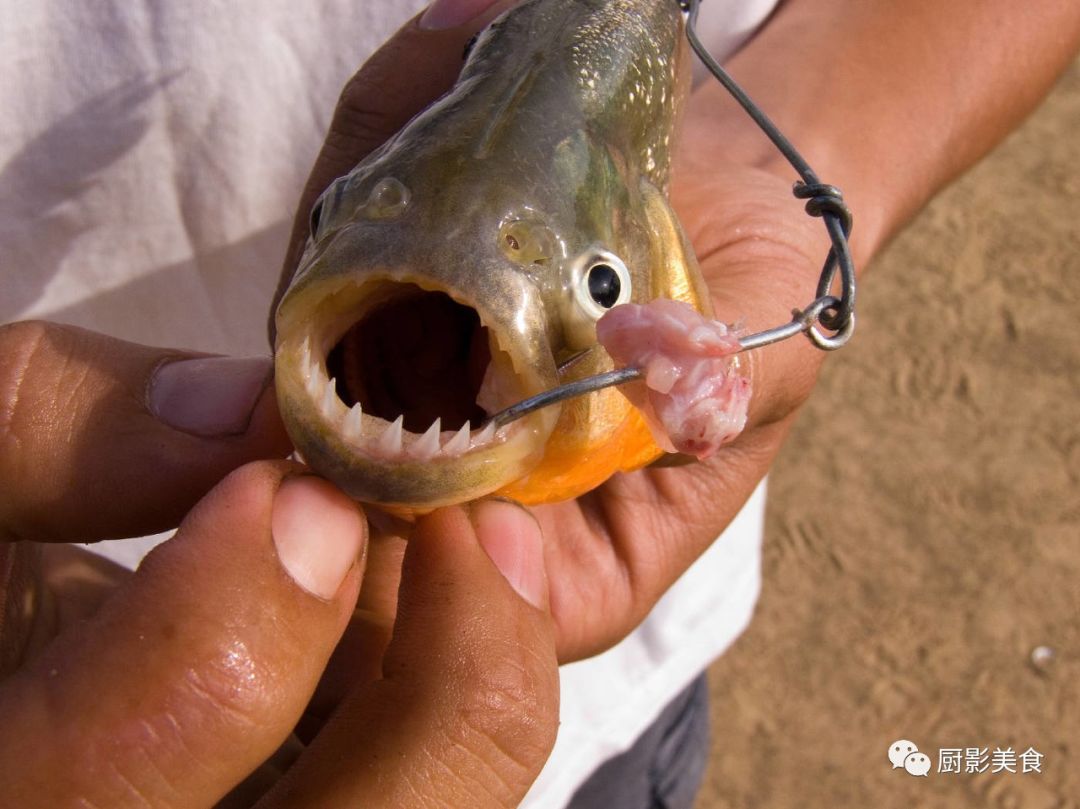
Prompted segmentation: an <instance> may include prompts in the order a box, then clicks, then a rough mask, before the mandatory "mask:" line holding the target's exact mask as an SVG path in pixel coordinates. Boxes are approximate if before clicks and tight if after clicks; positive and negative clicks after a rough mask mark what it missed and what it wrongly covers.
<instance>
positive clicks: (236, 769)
mask: <svg viewBox="0 0 1080 809" xmlns="http://www.w3.org/2000/svg"><path fill="white" fill-rule="evenodd" d="M287 448H288V445H287V440H286V438H285V436H284V434H283V431H282V429H281V426H280V424H279V422H278V418H277V413H276V408H275V404H274V394H273V390H272V387H271V386H270V366H269V363H268V361H266V360H252V361H243V360H228V359H210V358H205V357H202V358H200V357H196V356H194V355H185V354H182V353H181V352H176V351H163V350H158V349H152V348H147V347H143V346H136V345H133V344H130V343H124V342H121V341H118V340H113V339H110V338H106V337H103V336H101V335H96V334H93V333H90V332H86V331H83V330H79V329H73V328H67V327H61V326H54V325H50V324H43V323H21V324H13V325H9V326H5V327H2V328H0V678H2V680H0V716H3V722H2V723H0V772H3V773H4V777H3V778H0V805H2V806H18V807H27V809H32V807H37V806H42V807H45V806H48V807H55V806H70V805H75V804H78V805H94V806H109V807H123V806H147V805H150V806H161V807H207V806H211V805H215V804H217V803H218V801H219V800H222V799H223V798H224V797H225V796H226V795H228V797H227V798H225V801H224V802H223V803H221V804H219V805H222V806H248V805H251V804H253V803H255V802H256V801H259V805H260V806H272V807H278V806H326V807H337V806H342V807H344V806H355V805H358V804H361V803H362V804H363V805H365V806H375V807H379V806H388V807H389V806H393V807H398V806H409V805H421V804H425V803H426V802H428V801H431V802H436V800H441V801H448V802H450V803H452V804H454V805H462V806H466V805H467V806H516V805H517V804H518V802H519V801H520V799H521V797H522V796H523V795H524V793H525V790H526V789H527V788H528V786H529V784H530V783H531V781H532V780H533V778H535V776H536V774H537V773H538V772H539V770H540V767H541V766H542V764H543V762H544V760H545V759H546V757H547V754H548V752H549V750H550V747H551V744H552V743H553V741H554V731H555V724H556V721H557V689H558V676H557V671H556V663H555V655H554V644H553V630H552V627H551V621H550V617H549V616H548V613H547V608H546V606H547V601H546V595H547V589H546V587H545V586H544V584H543V567H542V565H541V564H539V563H537V564H533V565H531V566H529V571H530V573H529V574H528V575H526V576H524V577H522V576H518V575H517V574H516V573H515V572H514V571H510V574H509V575H510V579H509V581H513V582H514V585H513V587H512V586H511V584H510V583H509V581H508V579H507V578H503V576H502V575H500V573H499V570H498V568H497V567H496V564H493V563H492V559H494V560H496V562H497V563H499V564H502V566H503V567H504V568H505V567H506V565H505V561H504V560H505V559H506V558H507V553H508V552H510V553H512V554H517V556H518V557H519V558H530V556H531V557H532V558H536V557H538V556H539V553H540V536H539V532H538V530H537V527H536V525H535V523H534V522H533V521H532V519H531V518H530V517H528V516H527V515H525V514H524V513H523V511H522V510H521V509H518V508H516V507H514V506H508V505H506V504H502V503H482V504H477V505H475V506H474V507H473V508H472V509H471V510H470V511H468V512H466V511H465V510H463V509H452V510H444V511H441V512H437V513H435V514H432V515H430V516H429V517H428V518H426V519H425V520H422V521H421V522H419V523H418V524H417V526H416V529H415V532H414V534H413V537H412V541H411V542H410V544H409V549H408V553H407V554H406V556H405V564H404V572H403V574H402V580H401V599H400V608H399V610H398V614H397V620H396V624H395V627H394V635H393V638H392V641H391V642H390V644H389V647H388V648H387V649H386V652H385V655H384V654H383V646H382V645H381V644H378V645H372V646H370V647H368V648H367V649H361V648H360V647H359V646H358V645H357V644H353V645H352V646H351V647H350V654H352V655H353V656H354V659H355V660H356V661H357V669H356V670H354V672H353V676H352V678H351V685H352V690H351V692H350V693H349V694H348V695H347V696H344V697H342V698H341V699H340V700H338V701H337V704H336V708H337V710H336V712H335V713H334V715H333V717H329V718H327V716H326V714H323V713H319V712H317V711H313V710H312V707H311V705H310V704H309V701H310V698H311V695H312V693H313V692H314V691H315V689H316V686H317V684H318V683H319V681H320V678H322V676H323V674H324V669H325V668H326V664H327V661H328V659H329V658H330V656H331V653H332V652H333V650H334V648H335V646H336V645H337V643H338V641H339V638H340V637H341V635H342V632H343V631H344V629H345V627H346V625H347V624H348V622H349V619H350V617H351V616H352V614H353V609H354V605H355V603H356V600H357V594H358V591H359V590H360V587H361V580H362V578H363V577H364V576H365V572H366V571H365V568H367V573H370V566H367V565H366V561H367V553H366V548H367V529H366V522H365V520H364V517H363V514H362V513H361V511H360V510H359V508H358V507H357V506H356V505H355V504H354V503H353V502H352V501H350V500H349V499H348V498H346V497H345V496H344V495H342V494H341V493H340V492H338V491H337V490H336V489H335V488H333V487H332V486H331V485H330V484H328V483H326V482H325V481H322V480H320V479H318V478H315V477H312V476H310V475H305V474H303V470H302V468H301V467H299V466H297V465H295V464H291V463H289V462H286V461H263V462H258V463H252V464H248V465H247V466H243V467H242V468H240V469H238V470H237V471H235V472H232V473H231V474H228V476H227V477H225V480H224V481H222V482H220V483H219V484H218V485H216V486H214V484H215V483H217V481H218V480H219V479H220V478H221V477H223V476H225V475H226V474H227V473H228V472H229V470H230V469H233V468H234V467H236V466H239V465H240V464H242V463H244V462H246V461H249V460H251V459H254V458H259V457H273V456H275V455H277V456H280V455H282V454H284V452H286V451H287ZM211 487H214V488H213V489H212V490H211V491H210V492H209V494H205V496H203V495H204V493H205V492H206V491H207V490H209V489H211ZM200 498H201V499H200ZM185 514H186V516H184V515H185ZM181 517H182V518H183V519H182V522H180V528H179V531H178V532H177V534H176V536H175V537H174V538H172V539H170V540H168V541H167V542H165V543H164V544H162V545H161V546H159V547H158V548H156V549H155V550H154V551H153V552H152V553H151V554H150V555H149V556H148V557H147V559H146V560H145V562H144V563H143V564H142V565H141V566H140V567H139V569H138V570H137V571H136V572H135V573H133V574H129V573H128V572H127V571H123V570H121V569H119V568H117V567H115V566H113V565H111V564H110V563H108V562H106V561H105V560H103V559H101V558H99V557H95V556H92V555H90V554H88V553H86V552H85V551H83V550H82V549H79V548H75V547H72V546H70V545H67V544H64V543H68V542H77V541H86V540H97V539H104V538H108V537H115V536H128V535H131V534H141V533H149V532H152V531H159V530H163V529H166V528H169V527H172V526H174V525H175V524H176V523H177V522H178V521H180V519H181ZM39 542H40V543H41V544H39ZM515 588H516V589H517V590H518V591H519V592H522V593H524V594H525V595H526V596H527V597H528V598H529V599H531V600H532V601H533V602H534V603H535V604H536V606H533V605H532V604H530V603H527V602H526V600H524V599H523V598H521V597H519V596H518V595H516V594H515V592H514V589H515ZM298 725H299V728H298V731H297V732H298V734H299V735H300V736H302V737H303V741H301V740H300V739H299V738H298V737H297V736H296V735H293V731H294V728H297V726H298ZM283 773H284V775H282V774H283ZM241 782H243V783H242V785H241V787H240V788H239V789H234V788H235V787H236V786H237V784H240V783H241ZM260 796H261V799H260Z"/></svg>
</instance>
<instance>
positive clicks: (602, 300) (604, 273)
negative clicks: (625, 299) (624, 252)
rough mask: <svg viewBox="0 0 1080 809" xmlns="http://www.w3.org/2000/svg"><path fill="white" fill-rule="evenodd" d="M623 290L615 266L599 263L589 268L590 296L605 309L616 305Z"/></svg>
mask: <svg viewBox="0 0 1080 809" xmlns="http://www.w3.org/2000/svg"><path fill="white" fill-rule="evenodd" d="M621 291H622V284H621V283H620V281H619V274H618V273H617V272H615V268H614V267H611V266H609V265H607V264H597V265H596V266H594V267H593V268H592V269H590V270H589V296H590V297H591V298H592V299H593V300H594V301H596V302H597V303H598V304H600V305H601V306H603V307H604V308H605V309H610V308H611V307H612V306H614V305H615V303H616V302H617V301H618V300H619V293H620V292H621Z"/></svg>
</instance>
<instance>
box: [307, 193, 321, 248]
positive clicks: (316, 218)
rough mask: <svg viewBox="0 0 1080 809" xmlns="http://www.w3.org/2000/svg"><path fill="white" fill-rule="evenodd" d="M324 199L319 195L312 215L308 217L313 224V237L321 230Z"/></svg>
mask: <svg viewBox="0 0 1080 809" xmlns="http://www.w3.org/2000/svg"><path fill="white" fill-rule="evenodd" d="M322 209H323V200H322V197H319V199H317V200H316V201H315V205H314V206H313V207H312V209H311V216H310V217H309V219H308V222H309V224H310V225H311V238H313V239H314V238H315V234H316V233H318V231H319V220H320V219H321V218H322Z"/></svg>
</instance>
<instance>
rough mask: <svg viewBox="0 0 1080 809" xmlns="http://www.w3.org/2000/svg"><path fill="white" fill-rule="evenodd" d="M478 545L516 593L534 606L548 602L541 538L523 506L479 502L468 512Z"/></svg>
mask: <svg viewBox="0 0 1080 809" xmlns="http://www.w3.org/2000/svg"><path fill="white" fill-rule="evenodd" d="M469 517H470V519H471V520H472V524H473V528H474V529H475V530H476V536H477V538H478V539H479V540H480V545H481V546H482V547H483V549H484V550H485V551H486V552H487V555H488V556H489V557H491V561H492V562H494V563H495V567H497V568H498V569H499V572H500V573H502V574H503V578H505V579H506V580H507V581H508V582H510V586H511V587H513V588H514V590H515V592H517V594H518V595H519V596H521V597H522V598H524V599H525V600H526V601H528V602H529V603H530V604H532V605H533V606H534V607H539V608H540V609H544V608H546V606H547V603H548V586H547V572H546V571H545V569H544V536H543V533H542V532H541V531H540V524H539V523H537V521H536V518H535V517H533V516H532V514H530V513H529V512H528V511H526V510H525V508H524V506H520V505H518V504H517V503H512V502H509V501H506V500H481V501H480V502H478V503H474V504H473V506H472V508H471V509H470V511H469Z"/></svg>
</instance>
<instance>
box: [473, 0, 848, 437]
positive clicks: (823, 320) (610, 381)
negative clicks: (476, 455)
mask: <svg viewBox="0 0 1080 809" xmlns="http://www.w3.org/2000/svg"><path fill="white" fill-rule="evenodd" d="M676 2H678V4H679V7H680V8H681V9H682V10H683V11H684V12H686V13H687V20H686V37H687V39H688V40H689V42H690V47H691V48H693V49H694V53H696V54H697V55H698V58H699V59H701V61H702V63H703V64H704V65H705V67H706V68H708V70H709V72H710V73H712V75H713V76H714V77H716V79H717V81H719V82H720V84H722V85H723V86H724V88H725V89H726V90H727V91H728V92H729V93H730V94H731V96H732V97H733V98H734V99H735V100H736V101H738V102H739V105H740V106H741V107H742V108H743V109H744V110H745V111H746V113H747V115H749V116H750V117H751V118H752V119H753V120H754V123H756V124H757V125H758V127H760V129H761V131H762V132H764V133H765V135H766V136H767V137H768V138H769V140H770V141H772V143H773V145H774V146H775V147H776V148H777V149H778V150H779V151H780V153H781V154H782V155H783V156H784V158H785V159H786V160H787V161H788V163H790V164H791V166H792V168H794V169H795V171H796V172H797V173H798V175H799V178H800V179H799V181H798V182H796V183H795V185H794V186H793V188H792V193H793V194H794V195H795V197H796V198H797V199H803V200H806V212H807V213H808V214H810V216H816V217H820V218H821V219H822V220H823V221H824V222H825V229H826V230H827V231H828V233H829V239H830V240H831V241H832V247H831V248H830V249H829V254H828V256H827V257H826V258H825V264H824V266H823V267H822V269H821V276H820V278H819V279H818V285H817V290H816V293H815V294H816V297H815V298H814V300H812V301H811V302H810V303H809V304H808V305H807V306H806V307H805V308H804V309H801V310H799V309H796V310H795V311H794V312H793V313H792V319H791V320H790V321H789V322H787V323H784V324H783V325H780V326H777V327H775V328H772V329H766V330H765V331H760V332H757V333H755V334H749V335H747V336H745V337H740V338H739V344H740V346H741V348H740V349H739V350H740V351H749V350H751V349H755V348H761V347H762V346H767V345H771V344H772V343H778V342H780V341H781V340H787V339H789V338H791V337H794V336H795V335H797V334H805V335H806V336H807V338H808V339H809V340H810V342H811V343H813V344H814V345H815V346H816V347H818V348H820V349H821V350H823V351H833V350H835V349H837V348H840V347H841V346H843V345H844V344H845V343H847V341H848V340H849V339H850V338H851V335H852V332H853V331H854V330H855V263H854V261H853V260H852V258H851V250H850V248H849V247H848V241H847V237H848V235H849V234H850V233H851V223H852V217H851V211H850V210H848V207H847V205H846V204H845V203H844V196H843V194H842V193H841V192H840V189H839V188H837V187H836V186H834V185H828V184H827V183H823V182H821V180H820V179H818V176H817V174H815V173H814V170H813V169H811V168H810V165H809V164H808V163H807V162H806V160H805V159H804V158H803V156H802V155H801V154H799V152H798V150H797V149H796V148H795V147H794V146H793V145H792V143H791V141H789V140H788V139H787V138H786V137H784V135H783V133H781V132H780V130H779V129H778V128H777V126H776V124H774V123H773V122H772V121H771V120H770V119H769V117H768V116H767V115H766V114H765V113H764V112H762V111H761V108H760V107H758V106H757V104H755V103H754V102H753V101H752V100H751V98H750V96H748V95H747V94H746V92H745V91H744V90H743V89H742V88H741V87H740V86H739V85H738V84H736V82H735V80H734V79H733V78H731V76H730V75H728V73H727V71H726V70H724V68H722V67H721V66H720V63H719V62H717V61H716V60H715V59H713V57H712V55H711V54H710V53H709V52H708V50H707V49H706V48H705V45H704V44H702V42H701V40H700V38H699V37H698V35H697V20H698V12H699V11H700V10H701V2H702V0H676ZM837 272H839V275H840V297H836V296H835V295H833V294H832V288H833V284H834V282H835V281H836V275H837ZM823 329H824V331H823ZM826 332H831V333H826ZM641 376H642V371H641V370H640V369H639V368H619V369H616V370H614V371H609V372H607V373H603V374H596V375H594V376H589V377H586V378H584V379H579V380H577V381H575V382H569V383H567V384H565V385H559V386H558V387H555V388H552V389H551V390H548V391H544V392H543V393H541V394H538V395H536V396H533V397H530V398H528V399H525V400H523V401H520V402H518V403H517V404H515V405H512V406H510V407H508V408H506V409H505V410H501V411H499V412H498V413H495V414H494V415H493V416H492V417H491V418H490V419H489V422H493V423H494V424H495V426H496V427H502V426H503V425H505V424H509V423H510V422H512V421H514V420H516V419H519V418H521V417H522V416H525V415H527V414H529V413H532V412H533V411H534V410H539V409H540V408H542V407H548V406H549V405H553V404H556V403H558V402H561V401H563V400H565V399H571V398H574V397H575V396H582V395H584V394H586V393H592V392H593V391H597V390H601V389H603V388H608V387H611V386H613V385H622V384H625V383H627V382H632V381H634V380H636V379H640V378H641Z"/></svg>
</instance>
